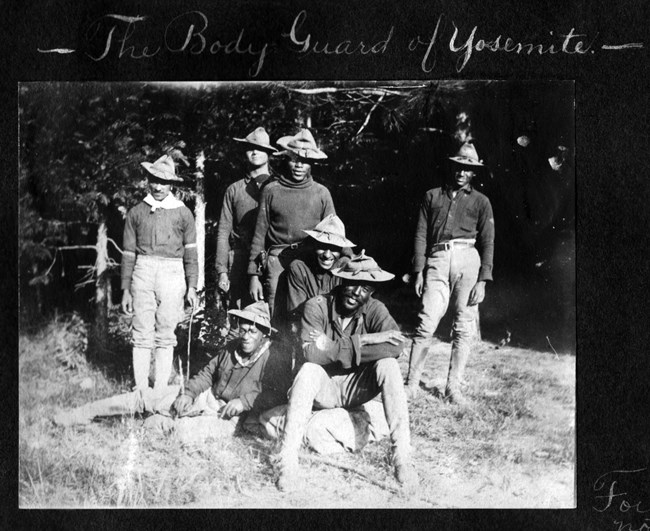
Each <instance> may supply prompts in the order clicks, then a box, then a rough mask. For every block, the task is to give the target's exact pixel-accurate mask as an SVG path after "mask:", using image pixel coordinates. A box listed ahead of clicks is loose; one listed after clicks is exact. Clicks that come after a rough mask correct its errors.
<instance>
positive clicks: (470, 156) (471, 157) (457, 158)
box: [449, 142, 485, 168]
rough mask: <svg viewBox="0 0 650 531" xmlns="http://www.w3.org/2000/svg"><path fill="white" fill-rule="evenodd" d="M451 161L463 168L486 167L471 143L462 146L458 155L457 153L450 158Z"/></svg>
mask: <svg viewBox="0 0 650 531" xmlns="http://www.w3.org/2000/svg"><path fill="white" fill-rule="evenodd" d="M449 160H451V161H452V162H455V163H456V164H460V165H461V166H470V167H472V168H477V167H484V166H485V165H484V164H483V161H482V160H480V159H479V158H478V153H477V152H476V148H475V147H474V144H472V143H471V142H466V143H465V144H463V145H462V146H460V149H459V150H458V153H456V155H454V156H453V157H449Z"/></svg>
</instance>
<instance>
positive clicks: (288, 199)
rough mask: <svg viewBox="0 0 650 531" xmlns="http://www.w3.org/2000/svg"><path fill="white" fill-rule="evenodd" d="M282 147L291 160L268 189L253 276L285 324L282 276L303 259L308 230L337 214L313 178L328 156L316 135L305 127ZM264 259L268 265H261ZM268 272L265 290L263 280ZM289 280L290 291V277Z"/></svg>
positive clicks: (254, 286) (258, 292) (256, 293)
mask: <svg viewBox="0 0 650 531" xmlns="http://www.w3.org/2000/svg"><path fill="white" fill-rule="evenodd" d="M277 143H278V145H280V146H281V147H283V148H284V151H283V152H282V154H283V155H286V156H288V161H287V164H286V166H285V168H284V171H283V172H282V175H281V176H280V177H279V178H278V180H277V181H274V182H272V183H271V184H269V185H268V186H266V187H265V188H264V190H263V191H262V197H261V199H260V208H259V211H258V214H257V221H256V224H255V234H254V236H253V242H252V244H251V252H250V257H249V265H248V274H249V276H250V285H249V289H250V295H251V297H252V298H253V300H256V301H259V300H263V299H266V300H267V302H268V303H269V306H270V308H271V317H272V319H273V320H274V321H275V320H276V319H277V321H278V322H281V321H282V320H283V319H284V317H286V316H284V315H282V314H283V313H284V312H286V308H285V307H284V305H285V301H286V292H285V293H284V299H283V298H282V296H280V297H279V298H277V300H276V291H277V289H278V284H279V282H280V280H281V278H280V277H281V275H282V274H283V272H284V271H285V269H286V268H287V267H289V264H290V263H291V262H292V261H293V260H294V259H295V258H297V257H298V256H299V255H300V253H301V249H300V244H301V243H302V241H303V240H304V239H305V237H306V236H305V233H304V231H305V230H306V229H311V228H313V227H314V226H315V225H317V224H318V223H319V222H320V221H321V220H323V219H324V218H325V217H326V216H328V215H330V214H335V212H334V203H333V201H332V196H331V195H330V192H329V190H328V189H327V188H325V187H324V186H323V185H322V184H318V183H316V182H314V180H313V178H312V175H311V166H312V163H313V162H314V161H319V160H323V159H326V158H327V155H326V154H325V153H323V152H322V151H321V150H320V149H319V148H318V146H317V145H316V141H315V140H314V137H313V136H312V134H311V132H310V131H309V130H308V129H302V130H301V131H300V132H299V133H298V134H297V135H295V136H285V137H282V138H280V139H279V140H278V142H277ZM265 254H266V256H265ZM261 258H263V260H262V261H263V262H264V263H263V264H262V265H263V267H260V259H261ZM262 272H263V274H264V287H262V283H261V282H260V279H259V277H260V275H261V274H262ZM283 282H284V286H283V288H284V289H285V290H286V279H284V280H283ZM278 302H280V305H281V306H282V308H280V314H281V316H280V317H279V316H277V315H276V313H277V311H276V310H277V309H276V306H277V303H278Z"/></svg>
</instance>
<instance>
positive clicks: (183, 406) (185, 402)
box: [170, 395, 194, 417]
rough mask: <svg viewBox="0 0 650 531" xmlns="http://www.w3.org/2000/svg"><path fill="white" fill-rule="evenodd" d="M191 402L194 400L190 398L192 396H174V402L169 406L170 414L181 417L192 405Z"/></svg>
mask: <svg viewBox="0 0 650 531" xmlns="http://www.w3.org/2000/svg"><path fill="white" fill-rule="evenodd" d="M193 403H194V400H193V399H192V397H190V396H187V395H179V396H177V397H176V400H174V403H173V404H172V407H171V408H170V413H171V414H172V416H176V417H182V416H183V414H184V413H186V412H187V411H188V410H189V409H190V408H191V407H192V404H193Z"/></svg>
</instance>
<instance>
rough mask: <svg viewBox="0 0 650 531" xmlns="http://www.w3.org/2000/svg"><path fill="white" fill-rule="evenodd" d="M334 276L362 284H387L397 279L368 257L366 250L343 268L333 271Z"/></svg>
mask: <svg viewBox="0 0 650 531" xmlns="http://www.w3.org/2000/svg"><path fill="white" fill-rule="evenodd" d="M332 274H333V275H334V276H337V277H341V278H345V279H348V280H356V281H362V282H386V281H387V280H392V279H393V278H395V275H393V274H392V273H389V272H388V271H384V270H383V269H382V268H381V267H379V265H378V264H377V262H375V260H374V259H373V258H370V257H369V256H366V252H365V250H363V251H361V254H358V255H356V256H354V257H353V258H351V259H350V260H349V261H348V262H346V263H345V264H344V265H343V266H342V267H339V268H337V269H332Z"/></svg>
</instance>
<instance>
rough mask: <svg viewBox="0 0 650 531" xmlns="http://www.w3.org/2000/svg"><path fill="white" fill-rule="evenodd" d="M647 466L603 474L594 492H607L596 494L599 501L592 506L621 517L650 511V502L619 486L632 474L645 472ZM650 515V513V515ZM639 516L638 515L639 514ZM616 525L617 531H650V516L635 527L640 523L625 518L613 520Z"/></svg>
mask: <svg viewBox="0 0 650 531" xmlns="http://www.w3.org/2000/svg"><path fill="white" fill-rule="evenodd" d="M646 470H647V468H639V469H637V470H612V471H611V472H607V473H605V474H603V475H601V476H600V477H599V478H598V479H597V480H596V481H595V482H594V487H593V490H594V492H606V494H598V495H595V496H594V498H596V500H601V501H599V502H598V503H597V504H596V505H597V506H594V507H592V508H593V509H594V511H597V512H599V513H606V512H607V513H612V514H614V515H616V517H617V518H619V517H620V516H621V515H625V516H627V517H628V518H630V519H632V518H634V517H635V516H637V515H641V514H645V513H650V504H646V503H644V502H643V501H641V500H639V499H638V498H637V497H635V496H634V495H633V494H630V493H629V492H628V491H627V490H626V491H623V490H622V489H620V488H619V487H617V485H618V483H619V482H621V481H624V480H625V479H627V478H629V477H630V475H631V474H638V473H640V472H645V471H646ZM649 516H650V515H649ZM637 518H638V516H637ZM613 523H614V525H615V526H616V531H650V518H646V517H644V518H643V523H642V524H640V527H633V526H634V525H639V524H637V523H635V522H624V521H623V520H616V519H614V520H613Z"/></svg>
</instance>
